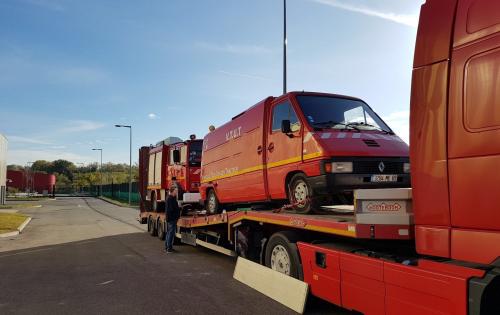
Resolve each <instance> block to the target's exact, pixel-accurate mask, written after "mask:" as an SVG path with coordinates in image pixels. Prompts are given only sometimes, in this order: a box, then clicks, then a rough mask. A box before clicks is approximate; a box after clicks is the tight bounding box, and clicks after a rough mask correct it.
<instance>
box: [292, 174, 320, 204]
mask: <svg viewBox="0 0 500 315" xmlns="http://www.w3.org/2000/svg"><path fill="white" fill-rule="evenodd" d="M288 200H289V202H290V204H292V205H293V210H294V211H295V212H296V213H309V212H311V211H312V210H313V208H314V204H313V194H312V188H311V187H310V186H309V184H308V183H307V181H306V178H305V176H304V175H302V174H295V175H294V176H293V177H292V179H291V180H290V183H289V184H288Z"/></svg>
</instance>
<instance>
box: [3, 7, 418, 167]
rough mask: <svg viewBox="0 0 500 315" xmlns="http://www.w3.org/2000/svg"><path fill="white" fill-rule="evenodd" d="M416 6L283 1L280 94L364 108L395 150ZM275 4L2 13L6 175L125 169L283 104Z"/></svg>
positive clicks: (404, 115) (402, 122) (402, 124)
mask: <svg viewBox="0 0 500 315" xmlns="http://www.w3.org/2000/svg"><path fill="white" fill-rule="evenodd" d="M422 2H423V1H422V0H405V1H400V0H380V1H374V0H288V74H289V75H288V89H289V90H310V91H322V92H332V93H339V94H346V95H352V96H357V97H360V98H363V99H364V100H365V101H367V102H368V103H369V104H370V105H371V106H372V107H373V108H374V109H375V110H376V111H377V112H378V113H379V114H380V115H381V116H382V117H384V118H385V119H386V122H387V123H388V124H389V125H390V126H391V127H392V128H393V129H394V130H395V131H396V132H397V133H398V134H399V135H400V136H401V137H402V138H403V139H405V140H407V139H408V110H409V95H410V82H411V65H412V61H413V49H414V45H415V35H416V24H417V21H418V13H419V9H420V5H421V3H422ZM281 39H282V1H281V0H252V1H244V0H241V1H234V0H198V1H194V0H191V1H186V0H169V1H163V0H149V1H139V2H138V1H118V0H114V1H111V0H86V1H76V0H2V1H0V133H2V134H5V135H6V136H7V137H8V138H9V155H8V162H9V163H11V164H12V163H15V164H22V165H24V164H25V163H26V162H28V161H35V160H37V159H47V160H53V159H58V158H64V159H68V160H71V161H73V162H75V163H82V162H83V163H89V162H94V161H96V160H97V158H98V155H97V152H95V151H91V149H92V148H103V149H104V151H103V152H104V153H103V160H104V162H108V161H112V162H128V131H127V130H125V129H122V128H115V127H113V126H114V124H131V125H132V126H133V128H134V129H133V131H134V134H133V150H134V151H133V154H134V155H133V159H134V160H137V158H136V151H137V149H138V148H139V147H140V146H142V145H149V144H150V143H156V142H157V141H159V140H161V139H163V138H166V137H168V136H178V137H181V138H187V137H188V136H189V135H190V134H192V133H194V134H196V135H198V136H199V137H200V138H202V137H203V136H204V135H205V133H206V131H207V128H208V126H209V125H211V124H213V125H215V126H218V125H220V124H222V123H224V122H225V121H227V120H228V119H230V118H231V117H233V116H234V115H235V114H238V113H239V112H241V111H242V110H244V109H245V108H247V107H249V106H251V105H253V104H255V103H257V102H258V101H260V100H261V99H263V98H265V97H267V96H269V95H274V96H278V95H280V94H281V91H282V85H281V84H282V68H281V67H282V59H281V58H282V46H281V45H282V43H281Z"/></svg>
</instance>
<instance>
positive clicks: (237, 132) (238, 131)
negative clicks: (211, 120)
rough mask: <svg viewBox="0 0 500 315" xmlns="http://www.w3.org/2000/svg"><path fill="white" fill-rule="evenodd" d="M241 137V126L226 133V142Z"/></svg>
mask: <svg viewBox="0 0 500 315" xmlns="http://www.w3.org/2000/svg"><path fill="white" fill-rule="evenodd" d="M239 136H241V126H240V127H238V128H235V129H231V130H229V131H228V132H226V141H229V140H231V139H234V138H238V137H239Z"/></svg>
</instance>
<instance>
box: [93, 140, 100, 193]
mask: <svg viewBox="0 0 500 315" xmlns="http://www.w3.org/2000/svg"><path fill="white" fill-rule="evenodd" d="M92 151H101V166H100V167H99V182H100V184H99V194H98V195H99V196H102V149H92Z"/></svg>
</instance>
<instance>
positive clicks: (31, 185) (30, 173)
mask: <svg viewBox="0 0 500 315" xmlns="http://www.w3.org/2000/svg"><path fill="white" fill-rule="evenodd" d="M27 164H28V167H29V171H28V172H27V173H28V174H26V180H27V185H26V186H27V188H28V191H29V192H28V195H33V190H34V189H35V179H34V177H35V176H33V164H35V162H28V163H27Z"/></svg>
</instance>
